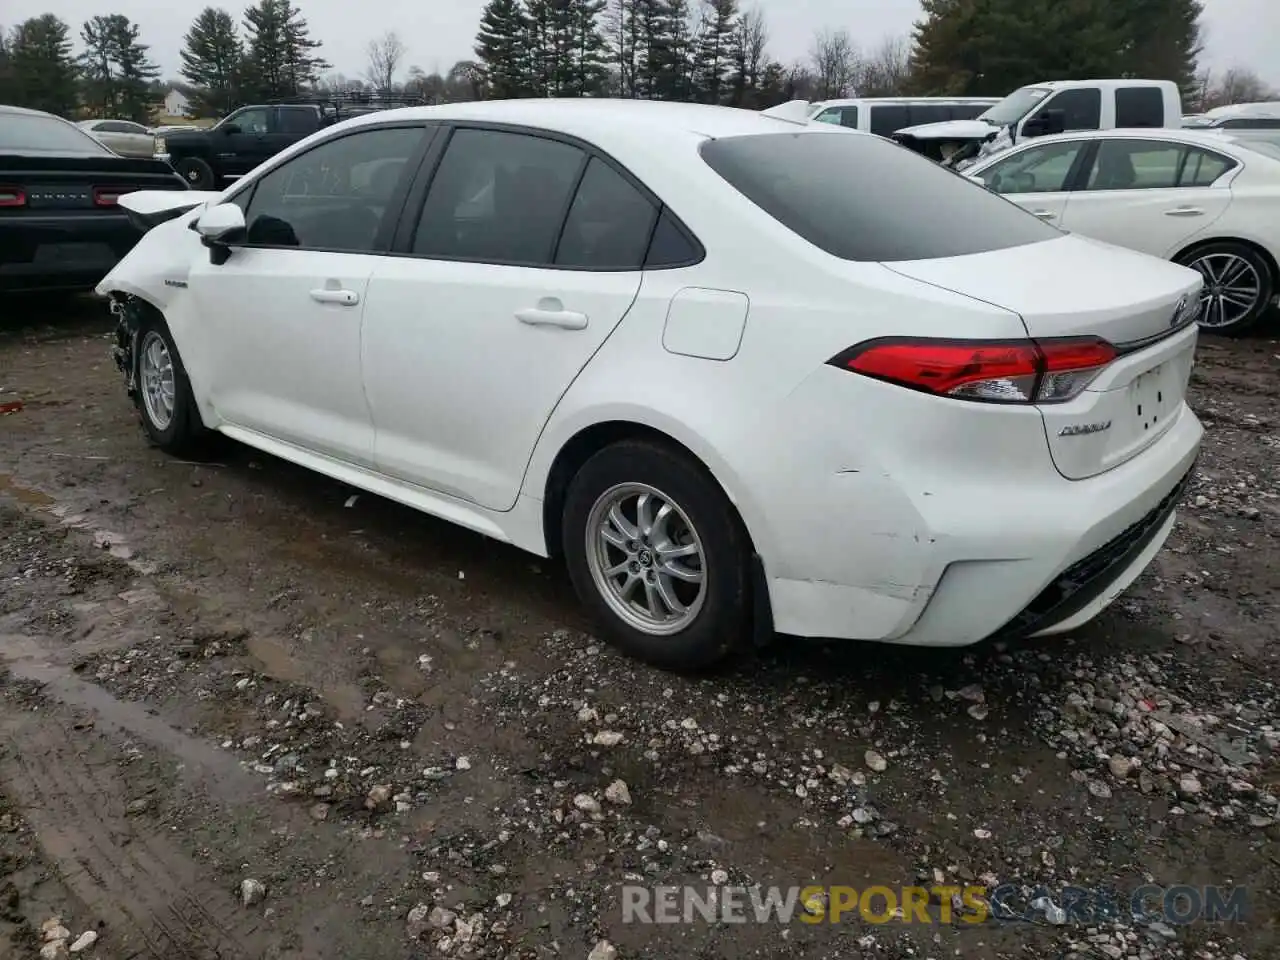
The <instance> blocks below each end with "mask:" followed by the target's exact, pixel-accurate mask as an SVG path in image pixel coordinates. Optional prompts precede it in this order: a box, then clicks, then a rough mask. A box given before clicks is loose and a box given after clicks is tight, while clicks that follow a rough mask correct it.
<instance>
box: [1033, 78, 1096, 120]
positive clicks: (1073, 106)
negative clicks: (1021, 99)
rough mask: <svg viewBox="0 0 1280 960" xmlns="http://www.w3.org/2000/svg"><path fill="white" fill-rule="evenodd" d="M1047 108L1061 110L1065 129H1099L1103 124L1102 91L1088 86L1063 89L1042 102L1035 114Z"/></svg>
mask: <svg viewBox="0 0 1280 960" xmlns="http://www.w3.org/2000/svg"><path fill="white" fill-rule="evenodd" d="M1045 110H1061V111H1062V122H1063V127H1062V128H1063V130H1097V129H1098V128H1099V127H1100V126H1102V91H1101V90H1097V89H1091V88H1087V87H1080V88H1078V89H1075V90H1061V91H1059V92H1058V94H1057V95H1056V96H1054V97H1053V98H1052V99H1051V100H1049V101H1047V102H1046V103H1044V104H1042V105H1041V106H1040V107H1038V108H1037V109H1036V111H1035V115H1037V116H1038V115H1039V114H1041V113H1043V112H1044V111H1045Z"/></svg>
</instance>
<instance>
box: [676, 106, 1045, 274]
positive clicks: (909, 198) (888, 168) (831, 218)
mask: <svg viewBox="0 0 1280 960" xmlns="http://www.w3.org/2000/svg"><path fill="white" fill-rule="evenodd" d="M700 153H701V154H702V159H703V160H704V161H705V162H706V163H707V165H708V166H710V167H711V169H713V170H714V171H715V172H716V173H717V174H719V175H720V176H721V177H722V178H723V179H724V180H725V181H726V182H727V183H728V184H729V185H730V186H732V187H733V188H734V189H735V190H736V191H737V192H738V193H739V194H741V195H742V196H743V197H744V198H745V199H746V200H747V201H750V202H751V203H754V204H755V205H756V206H757V207H759V208H760V209H761V210H763V211H764V212H765V213H767V214H769V215H770V216H771V217H773V218H774V219H775V220H777V221H778V222H779V223H780V224H782V225H783V226H784V227H786V228H787V229H789V230H791V231H792V232H793V233H795V234H798V235H799V236H801V237H803V238H804V239H805V240H807V241H809V242H810V243H812V244H813V245H814V246H816V247H818V248H820V249H822V250H825V251H826V252H827V253H829V254H831V255H832V256H836V257H840V258H842V259H845V260H857V261H870V262H892V261H902V260H930V259H934V258H939V257H960V256H967V255H970V254H976V253H986V252H988V251H992V250H1004V249H1008V248H1009V247H1018V246H1024V245H1026V244H1029V243H1038V242H1040V241H1043V240H1053V239H1056V238H1058V237H1061V236H1062V234H1061V233H1060V232H1059V231H1058V230H1056V229H1055V228H1053V227H1051V226H1049V225H1047V224H1045V223H1042V222H1040V220H1038V219H1037V218H1036V217H1034V216H1032V215H1031V214H1029V213H1027V212H1026V211H1024V210H1021V209H1019V208H1018V207H1016V206H1014V205H1013V204H1011V203H1008V202H1006V201H1005V200H1002V199H1001V198H1000V197H997V196H994V195H992V194H991V193H990V192H988V191H987V190H985V189H983V188H982V187H981V186H980V185H979V184H977V183H974V182H973V181H971V180H969V179H967V178H965V177H962V176H959V175H958V174H955V173H953V172H951V171H950V170H948V169H946V168H945V167H941V166H939V165H938V164H936V163H934V162H933V161H932V160H928V159H926V158H925V157H922V156H920V155H919V154H916V153H912V152H911V151H909V150H904V149H902V148H901V147H899V146H898V145H896V144H894V143H891V142H889V141H887V140H881V139H878V138H876V137H845V136H836V135H833V134H831V133H827V132H825V131H821V130H809V131H806V132H801V133H772V134H757V135H750V136H737V137H722V138H720V139H718V140H708V141H706V142H705V143H703V145H702V147H701V149H700ZM850 170H856V171H857V172H858V178H859V182H861V183H865V184H869V185H871V189H865V190H833V189H831V185H832V184H838V183H843V182H845V181H846V180H847V178H848V174H849V171H850ZM730 197H732V195H730Z"/></svg>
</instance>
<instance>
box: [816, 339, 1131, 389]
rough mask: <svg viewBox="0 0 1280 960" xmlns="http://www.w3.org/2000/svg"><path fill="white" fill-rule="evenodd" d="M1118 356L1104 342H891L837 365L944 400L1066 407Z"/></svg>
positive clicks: (863, 347)
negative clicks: (1046, 404) (943, 397)
mask: <svg viewBox="0 0 1280 960" xmlns="http://www.w3.org/2000/svg"><path fill="white" fill-rule="evenodd" d="M1115 358H1116V348H1115V347H1113V346H1112V345H1111V344H1109V343H1107V341H1105V340H1102V339H1099V338H1097V337H1064V338H1060V339H1054V340H932V339H910V338H896V337H885V338H882V339H878V340H868V341H867V342H865V343H861V344H859V345H858V346H856V347H851V348H850V349H848V350H846V351H845V352H844V353H841V354H839V355H838V356H836V357H833V358H832V359H831V360H830V361H829V362H830V363H831V364H832V365H833V366H837V367H842V368H844V369H846V370H852V371H853V372H854V373H860V374H862V375H863V376H867V377H874V378H875V379H877V380H884V381H885V382H886V383H895V384H897V385H899V386H903V387H909V388H910V389H912V390H920V391H923V392H925V393H932V394H937V395H938V396H947V397H956V398H957V399H961V400H978V401H984V402H987V403H1062V402H1064V401H1067V400H1071V399H1072V398H1074V397H1076V396H1079V394H1080V392H1081V391H1083V390H1084V389H1085V388H1086V387H1087V386H1089V384H1090V383H1092V382H1093V381H1094V379H1095V378H1096V377H1097V376H1098V374H1099V373H1101V372H1102V371H1103V369H1104V368H1105V367H1106V366H1107V364H1109V363H1111V361H1112V360H1114V359H1115Z"/></svg>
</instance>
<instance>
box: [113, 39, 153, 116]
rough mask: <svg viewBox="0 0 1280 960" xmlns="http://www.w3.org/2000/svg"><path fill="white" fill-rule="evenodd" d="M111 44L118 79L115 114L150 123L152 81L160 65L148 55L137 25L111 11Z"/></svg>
mask: <svg viewBox="0 0 1280 960" xmlns="http://www.w3.org/2000/svg"><path fill="white" fill-rule="evenodd" d="M111 45H112V50H113V54H114V57H115V66H116V70H117V74H118V81H119V87H118V90H119V100H118V103H117V113H116V116H117V117H120V118H123V119H126V120H132V121H134V122H135V123H142V124H146V123H150V122H151V116H152V114H153V113H154V112H155V97H154V95H153V93H152V84H153V83H154V82H155V81H156V79H157V78H158V77H159V76H160V68H159V67H157V66H156V65H155V63H153V62H152V60H151V58H150V57H149V56H148V55H147V51H148V50H149V49H150V48H149V47H148V46H147V45H146V44H145V43H142V42H140V41H139V39H138V25H137V24H136V23H133V22H131V21H130V20H129V18H128V17H126V16H124V15H122V14H112V17H111Z"/></svg>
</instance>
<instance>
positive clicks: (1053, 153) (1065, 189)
mask: <svg viewBox="0 0 1280 960" xmlns="http://www.w3.org/2000/svg"><path fill="white" fill-rule="evenodd" d="M1088 147H1089V141H1088V140H1083V139H1081V140H1065V141H1055V142H1053V143H1039V144H1036V145H1034V146H1030V147H1026V148H1024V149H1022V150H1017V151H1013V152H1012V153H1010V154H1007V155H1005V156H1003V157H1001V158H1000V159H999V160H997V161H996V162H995V163H993V164H991V166H989V167H986V168H985V169H983V170H982V171H981V172H980V173H976V174H974V176H975V177H977V178H978V179H980V180H981V181H982V182H983V183H984V184H986V186H987V189H988V190H991V191H993V192H995V193H998V194H1000V195H1001V196H1003V197H1005V198H1006V199H1008V200H1012V201H1013V202H1014V203H1016V204H1017V205H1018V206H1020V207H1022V208H1023V209H1024V210H1026V211H1027V212H1028V213H1032V214H1034V215H1035V216H1037V217H1039V218H1040V219H1041V220H1043V221H1045V222H1046V223H1050V224H1053V225H1054V226H1058V227H1060V226H1062V225H1063V222H1064V219H1065V215H1066V211H1067V206H1068V204H1069V203H1071V202H1074V201H1073V200H1072V196H1073V195H1072V194H1071V192H1070V189H1071V186H1072V184H1073V183H1075V182H1076V180H1077V178H1078V177H1079V175H1080V172H1081V170H1082V169H1083V166H1084V163H1085V159H1086V157H1087V155H1088Z"/></svg>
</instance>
